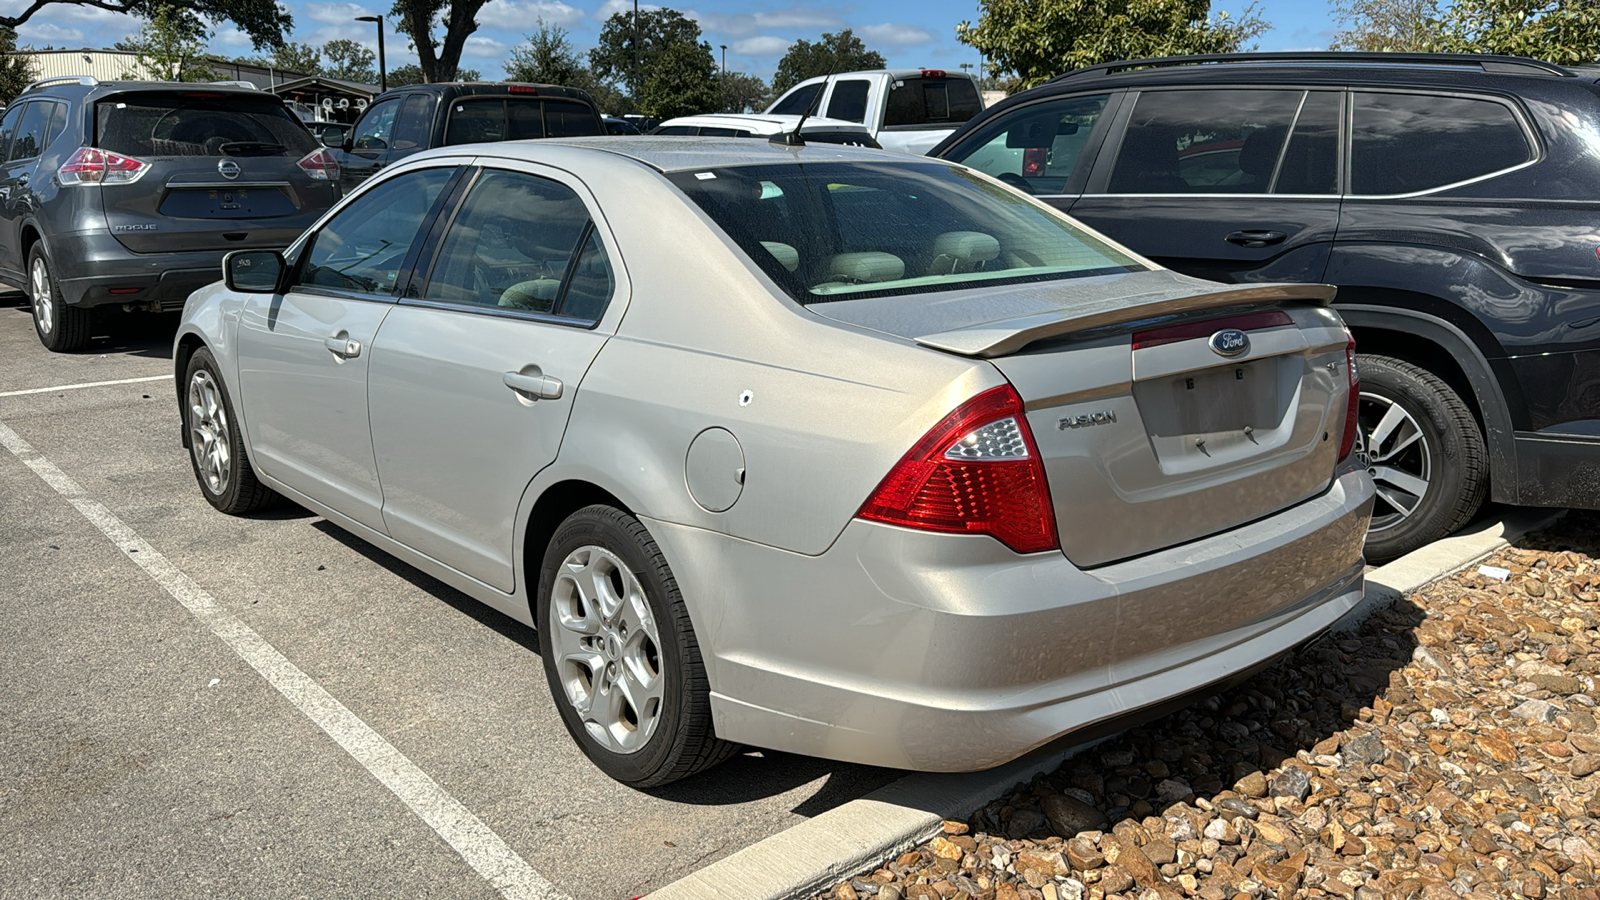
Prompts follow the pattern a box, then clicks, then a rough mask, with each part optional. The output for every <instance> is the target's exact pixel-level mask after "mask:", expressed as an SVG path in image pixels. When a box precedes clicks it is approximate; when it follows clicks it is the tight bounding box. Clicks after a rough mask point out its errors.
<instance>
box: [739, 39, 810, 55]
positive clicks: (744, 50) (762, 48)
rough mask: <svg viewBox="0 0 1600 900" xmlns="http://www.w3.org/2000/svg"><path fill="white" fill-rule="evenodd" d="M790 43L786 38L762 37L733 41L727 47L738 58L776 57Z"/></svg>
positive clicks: (787, 47) (786, 48)
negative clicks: (738, 56)
mask: <svg viewBox="0 0 1600 900" xmlns="http://www.w3.org/2000/svg"><path fill="white" fill-rule="evenodd" d="M792 43H794V42H793V41H791V40H789V39H788V38H781V37H772V36H770V35H763V36H761V37H753V38H745V39H744V40H742V41H735V42H734V43H732V44H730V45H729V47H730V48H731V49H732V50H733V52H735V53H737V54H739V55H740V56H776V55H778V54H780V53H783V52H785V51H787V50H788V49H789V45H790V44H792Z"/></svg>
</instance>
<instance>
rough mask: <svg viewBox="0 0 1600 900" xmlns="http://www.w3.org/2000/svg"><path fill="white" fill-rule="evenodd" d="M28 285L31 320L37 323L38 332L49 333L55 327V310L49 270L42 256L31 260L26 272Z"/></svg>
mask: <svg viewBox="0 0 1600 900" xmlns="http://www.w3.org/2000/svg"><path fill="white" fill-rule="evenodd" d="M28 282H29V287H31V288H32V289H33V295H32V296H33V321H34V322H36V323H38V325H39V333H40V334H49V333H50V332H52V331H54V330H55V327H56V311H55V306H54V305H53V303H52V301H53V300H54V299H55V298H53V297H51V296H50V270H49V269H48V268H47V267H46V266H45V262H44V257H42V256H41V257H39V258H37V259H35V260H34V261H33V268H32V269H31V270H30V271H29V272H28Z"/></svg>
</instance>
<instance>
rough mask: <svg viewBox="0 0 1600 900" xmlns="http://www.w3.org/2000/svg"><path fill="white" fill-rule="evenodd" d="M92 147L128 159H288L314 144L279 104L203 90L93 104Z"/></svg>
mask: <svg viewBox="0 0 1600 900" xmlns="http://www.w3.org/2000/svg"><path fill="white" fill-rule="evenodd" d="M95 122H96V140H95V146H97V147H104V148H105V149H107V150H111V151H114V152H117V153H125V154H127V155H129V156H135V157H148V156H222V155H223V154H227V155H229V156H293V157H296V158H298V157H301V156H305V155H306V154H307V153H310V152H311V151H313V150H315V149H317V146H318V145H317V139H316V138H314V137H312V136H311V132H309V131H307V130H306V127H305V126H304V125H302V124H300V120H299V119H296V118H295V117H294V116H291V115H290V114H289V111H288V110H287V109H285V108H284V106H283V101H281V100H279V99H278V98H276V97H272V96H270V95H269V96H261V97H256V96H252V95H241V94H236V93H229V94H225V95H224V94H220V93H213V92H208V91H192V92H190V91H183V92H180V91H162V92H150V93H129V94H115V95H113V96H111V97H108V98H106V99H105V100H101V101H100V102H99V103H97V104H95Z"/></svg>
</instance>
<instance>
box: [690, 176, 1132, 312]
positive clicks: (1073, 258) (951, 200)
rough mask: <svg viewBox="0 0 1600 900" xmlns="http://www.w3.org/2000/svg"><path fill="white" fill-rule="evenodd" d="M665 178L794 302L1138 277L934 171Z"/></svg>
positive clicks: (1041, 217)
mask: <svg viewBox="0 0 1600 900" xmlns="http://www.w3.org/2000/svg"><path fill="white" fill-rule="evenodd" d="M668 177H669V178H670V179H671V180H672V182H673V183H674V184H676V185H677V186H678V188H679V189H680V190H682V191H683V192H684V193H685V194H687V195H688V196H689V197H690V198H691V199H693V200H694V201H695V203H696V204H698V205H699V206H700V208H701V209H703V210H704V211H705V212H706V214H707V215H708V216H710V217H711V219H712V220H713V221H714V222H716V223H717V225H718V227H720V228H721V229H722V230H723V232H725V233H726V234H727V235H728V237H729V238H730V239H731V240H732V241H733V242H734V243H736V244H738V245H739V247H740V248H741V249H743V250H744V252H745V253H746V255H748V256H749V257H750V259H751V260H752V261H754V262H755V263H756V264H757V265H758V266H760V267H761V269H762V270H763V271H764V272H766V274H767V275H768V276H769V277H770V278H771V279H772V280H773V281H774V282H776V283H777V284H778V286H779V287H781V288H783V290H784V291H785V292H787V293H788V294H789V296H790V297H792V298H794V299H795V300H796V301H798V302H800V303H820V302H827V301H831V300H850V299H856V298H860V297H872V296H882V295H888V294H919V293H929V292H934V291H944V290H951V289H954V288H958V287H971V286H975V285H980V284H1020V283H1025V282H1036V281H1053V280H1059V279H1068V278H1080V277H1084V276H1088V275H1097V274H1112V273H1121V272H1127V271H1131V270H1136V269H1139V268H1141V266H1140V264H1139V263H1138V262H1137V261H1136V260H1135V259H1133V258H1132V257H1130V256H1128V255H1127V254H1125V253H1123V252H1122V251H1120V250H1118V249H1117V248H1115V247H1113V246H1110V245H1108V244H1106V243H1105V242H1103V241H1101V240H1099V239H1098V238H1095V237H1093V236H1092V235H1090V234H1089V233H1087V232H1085V231H1084V230H1083V229H1081V228H1080V227H1078V225H1077V224H1076V223H1074V222H1073V221H1072V220H1070V219H1068V218H1067V217H1065V216H1063V215H1061V214H1059V213H1056V212H1054V211H1053V210H1048V209H1044V208H1041V207H1039V206H1038V205H1036V204H1035V203H1033V202H1032V201H1030V200H1028V199H1026V198H1024V197H1021V196H1018V195H1017V194H1016V193H1015V192H1014V191H1010V190H1007V189H1006V188H1003V187H1000V186H999V185H996V184H994V183H993V182H990V181H988V180H986V179H983V178H979V177H978V176H976V175H973V174H972V173H970V172H967V171H965V170H961V169H955V168H951V167H949V166H945V165H938V164H931V163H911V164H905V163H809V164H804V165H774V166H738V167H729V168H719V169H710V170H705V171H689V172H679V173H675V174H672V175H669V176H668Z"/></svg>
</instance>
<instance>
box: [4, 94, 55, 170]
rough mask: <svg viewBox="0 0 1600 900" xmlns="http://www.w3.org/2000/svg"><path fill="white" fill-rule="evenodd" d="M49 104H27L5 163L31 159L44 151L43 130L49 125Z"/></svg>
mask: <svg viewBox="0 0 1600 900" xmlns="http://www.w3.org/2000/svg"><path fill="white" fill-rule="evenodd" d="M50 107H51V104H49V103H29V104H28V105H27V107H26V108H25V109H24V110H23V113H22V122H21V124H19V125H18V126H17V136H16V138H15V139H13V140H12V141H11V152H10V153H9V154H8V155H7V157H6V161H7V162H10V161H12V160H17V159H32V158H34V157H35V156H38V155H39V151H41V150H43V149H44V135H45V130H46V128H47V127H48V126H49V124H50Z"/></svg>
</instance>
